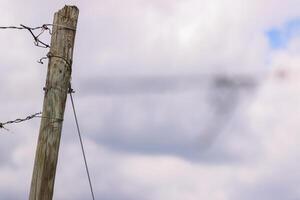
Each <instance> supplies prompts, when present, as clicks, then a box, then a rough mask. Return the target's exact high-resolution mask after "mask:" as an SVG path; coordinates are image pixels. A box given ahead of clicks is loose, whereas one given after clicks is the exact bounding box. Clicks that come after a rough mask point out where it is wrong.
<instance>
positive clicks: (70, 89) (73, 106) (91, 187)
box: [69, 87, 95, 200]
mask: <svg viewBox="0 0 300 200" xmlns="http://www.w3.org/2000/svg"><path fill="white" fill-rule="evenodd" d="M72 93H74V91H73V89H72V88H71V87H70V88H69V94H70V99H71V103H72V109H73V113H74V118H75V122H76V127H77V132H78V137H79V140H80V145H81V151H82V155H83V159H84V164H85V169H86V173H87V177H88V180H89V185H90V190H91V195H92V198H93V200H95V196H94V191H93V186H92V181H91V177H90V172H89V168H88V164H87V160H86V155H85V150H84V146H83V142H82V137H81V132H80V128H79V124H78V119H77V115H76V110H75V105H74V100H73V96H72Z"/></svg>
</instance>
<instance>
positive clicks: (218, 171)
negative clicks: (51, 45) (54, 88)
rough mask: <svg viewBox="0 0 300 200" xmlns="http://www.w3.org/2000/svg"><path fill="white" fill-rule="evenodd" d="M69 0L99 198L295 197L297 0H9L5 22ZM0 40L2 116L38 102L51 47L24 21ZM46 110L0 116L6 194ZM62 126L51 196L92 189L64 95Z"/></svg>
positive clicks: (23, 193)
mask: <svg viewBox="0 0 300 200" xmlns="http://www.w3.org/2000/svg"><path fill="white" fill-rule="evenodd" d="M65 4H68V5H76V6H77V7H78V8H79V10H80V14H79V22H78V26H77V35H76V41H75V50H74V59H73V74H72V83H73V89H74V90H75V91H76V93H75V94H74V98H75V104H76V107H77V112H78V118H79V122H80V126H81V129H82V134H83V139H84V144H85V147H86V153H87V160H88V163H89V168H90V173H91V179H92V182H93V184H94V190H95V196H96V199H103V200H104V199H107V200H121V199H122V200H137V199H143V200H166V199H174V200H182V199H186V200H198V199H207V200H227V199H228V200H240V199H243V200H248V199H249V200H250V199H251V200H252V199H261V200H282V199H285V200H295V199H300V192H299V187H300V172H299V170H298V169H299V167H300V162H299V161H298V160H299V158H300V150H299V145H300V136H299V133H298V132H299V128H300V125H299V119H300V106H299V102H300V91H299V88H300V82H299V78H300V71H299V64H300V56H299V55H300V54H299V53H300V14H299V13H300V2H299V1H298V0H286V1H281V0H264V1H260V0H245V1H240V0H227V1H220V0H200V1H199V0H185V1H183V0H152V1H146V0H127V1H122V0H113V1H108V0H97V1H96V0H91V1H85V2H83V1H58V0H54V1H51V2H49V1H48V2H46V1H37V0H28V1H26V4H24V3H21V2H17V1H3V0H1V8H0V13H1V17H0V26H10V25H14V26H18V25H19V24H25V25H28V26H33V27H34V26H40V25H42V24H45V23H52V20H53V14H54V12H56V11H57V10H59V9H61V8H62V7H63V6H64V5H65ZM42 38H43V41H50V36H49V35H47V34H44V35H43V36H42ZM0 43H1V47H0V53H1V60H0V70H1V73H0V91H1V93H2V94H1V98H0V103H1V104H0V105H1V106H0V113H1V115H0V122H5V121H8V120H13V119H16V118H19V117H26V116H27V115H29V114H33V113H35V112H39V111H41V109H42V102H43V95H44V93H43V90H42V88H43V87H44V83H45V79H46V73H47V63H45V64H44V65H41V64H39V63H37V62H36V61H37V60H39V59H40V58H41V57H43V56H45V55H46V54H47V52H48V50H47V49H42V48H37V47H35V46H34V44H33V40H32V36H31V35H30V34H29V32H27V31H26V30H0ZM39 123H40V119H33V120H31V121H28V122H24V123H21V124H17V125H11V126H9V125H8V126H6V128H8V129H9V131H6V130H4V129H0V137H1V139H0V196H1V198H2V199H5V200H17V199H26V198H28V194H29V188H30V182H31V175H32V169H33V163H34V156H35V148H36V142H37V138H38V131H39ZM63 126H64V127H63V131H62V139H61V145H60V153H59V160H58V168H57V174H56V182H55V191H54V198H53V199H58V200H59V199H61V200H68V199H72V200H77V199H78V200H79V199H89V198H90V193H89V192H90V191H89V187H88V180H87V177H86V174H85V169H84V164H83V159H82V155H81V151H80V145H79V141H78V138H77V133H76V128H75V124H74V120H73V116H72V110H71V106H70V102H69V100H68V101H67V106H66V112H65V120H64V125H63Z"/></svg>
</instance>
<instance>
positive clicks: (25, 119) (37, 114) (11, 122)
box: [0, 112, 42, 131]
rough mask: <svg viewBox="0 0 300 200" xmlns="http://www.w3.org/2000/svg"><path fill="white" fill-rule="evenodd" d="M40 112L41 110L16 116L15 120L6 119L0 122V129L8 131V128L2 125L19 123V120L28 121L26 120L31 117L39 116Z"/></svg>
mask: <svg viewBox="0 0 300 200" xmlns="http://www.w3.org/2000/svg"><path fill="white" fill-rule="evenodd" d="M41 114H42V112H37V113H35V114H32V115H29V116H27V117H25V118H17V119H15V120H11V121H7V122H0V129H5V130H7V131H9V129H7V128H5V127H4V126H5V125H7V124H17V123H21V122H24V121H28V120H31V119H33V118H36V117H41Z"/></svg>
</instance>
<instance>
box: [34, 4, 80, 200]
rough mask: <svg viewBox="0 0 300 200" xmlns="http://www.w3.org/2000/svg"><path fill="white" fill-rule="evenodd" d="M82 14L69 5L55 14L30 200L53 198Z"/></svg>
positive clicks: (48, 199)
mask: <svg viewBox="0 0 300 200" xmlns="http://www.w3.org/2000/svg"><path fill="white" fill-rule="evenodd" d="M78 14H79V10H78V8H77V7H76V6H65V7H64V8H63V9H61V10H59V11H58V12H56V13H55V15H54V20H53V25H52V26H53V28H52V37H51V47H50V52H49V54H48V57H49V64H48V72H47V79H46V86H45V88H44V90H45V96H44V105H43V114H42V120H41V125H40V132H39V138H38V144H37V149H36V155H35V162H34V169H33V174H32V180H31V188H30V194H29V199H30V200H50V199H52V196H53V188H54V181H55V173H56V165H57V159H58V150H59V143H60V137H61V130H62V124H63V118H64V111H65V104H66V98H67V94H68V88H69V83H70V78H71V72H72V57H73V49H74V39H75V33H76V26H77V19H78Z"/></svg>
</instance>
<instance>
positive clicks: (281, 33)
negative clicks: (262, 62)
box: [266, 18, 300, 49]
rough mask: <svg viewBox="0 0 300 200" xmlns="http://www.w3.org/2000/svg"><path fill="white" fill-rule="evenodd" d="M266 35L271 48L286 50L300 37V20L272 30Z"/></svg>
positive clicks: (291, 21)
mask: <svg viewBox="0 0 300 200" xmlns="http://www.w3.org/2000/svg"><path fill="white" fill-rule="evenodd" d="M266 35H267V37H268V40H269V44H270V46H271V48H273V49H282V48H285V47H286V46H287V44H288V42H289V41H290V40H291V39H293V38H295V37H300V18H297V19H293V20H290V21H287V22H286V23H284V24H283V25H282V26H281V27H274V28H271V29H269V30H268V31H267V32H266Z"/></svg>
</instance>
